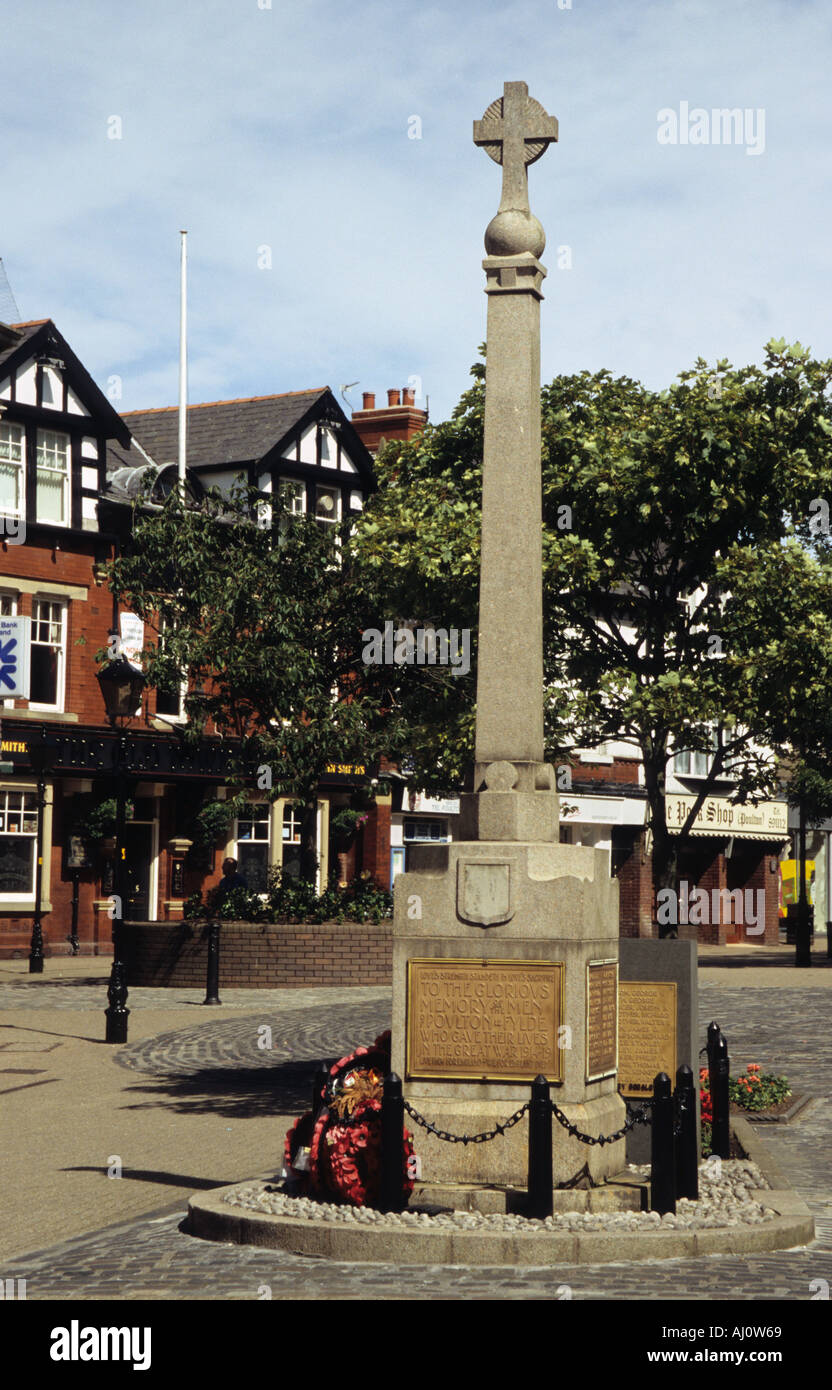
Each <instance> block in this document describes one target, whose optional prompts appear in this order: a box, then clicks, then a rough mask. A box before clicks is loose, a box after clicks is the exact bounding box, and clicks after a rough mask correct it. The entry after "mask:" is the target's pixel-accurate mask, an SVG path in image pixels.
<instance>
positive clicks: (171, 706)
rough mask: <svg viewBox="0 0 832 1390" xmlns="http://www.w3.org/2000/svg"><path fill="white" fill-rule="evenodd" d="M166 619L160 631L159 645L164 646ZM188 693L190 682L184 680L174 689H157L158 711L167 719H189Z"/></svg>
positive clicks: (163, 620)
mask: <svg viewBox="0 0 832 1390" xmlns="http://www.w3.org/2000/svg"><path fill="white" fill-rule="evenodd" d="M168 626H169V625H168V623H167V622H166V621H165V619H164V618H163V619H162V628H161V631H160V633H159V645H160V647H162V648H164V645H165V629H166V628H167V627H168ZM187 693H188V682H187V680H183V681H180V682H179V685H178V686H177V687H176V688H175V689H173V690H160V689H158V688H157V690H156V713H157V714H159V715H162V716H163V718H165V719H175V720H179V721H181V720H184V719H187V714H186V712H185V696H186V695H187Z"/></svg>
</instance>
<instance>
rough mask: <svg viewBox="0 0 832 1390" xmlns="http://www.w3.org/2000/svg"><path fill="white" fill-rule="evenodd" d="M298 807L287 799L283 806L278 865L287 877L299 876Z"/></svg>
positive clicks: (299, 822)
mask: <svg viewBox="0 0 832 1390" xmlns="http://www.w3.org/2000/svg"><path fill="white" fill-rule="evenodd" d="M300 832H301V812H300V807H299V806H296V805H295V804H294V802H291V801H288V802H287V803H286V805H285V806H284V807H283V825H282V831H281V834H282V844H281V847H280V867H281V870H282V872H283V873H284V875H286V877H288V878H298V877H299V876H300V840H301V836H300Z"/></svg>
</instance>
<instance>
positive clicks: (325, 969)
mask: <svg viewBox="0 0 832 1390" xmlns="http://www.w3.org/2000/svg"><path fill="white" fill-rule="evenodd" d="M123 954H124V959H125V961H126V964H127V983H128V987H130V988H136V987H140V986H142V985H148V986H151V985H152V986H154V987H156V988H158V987H160V986H162V987H164V986H170V987H171V988H174V987H176V988H182V987H188V988H194V989H199V988H204V986H205V980H206V974H207V968H208V924H207V922H125V924H124V935H123ZM392 961H393V924H392V922H382V923H380V924H379V925H378V926H376V925H374V924H373V923H360V922H344V923H343V924H339V923H337V922H323V923H321V924H317V923H315V924H310V923H298V924H296V925H295V924H292V923H279V922H277V923H271V922H270V923H255V922H223V923H222V927H221V930H220V990H222V989H223V988H225V989H233V988H235V987H236V988H240V989H301V988H309V987H313V986H319V987H332V988H336V987H338V986H341V987H344V988H345V987H348V986H352V985H389V984H390V983H391V979H392Z"/></svg>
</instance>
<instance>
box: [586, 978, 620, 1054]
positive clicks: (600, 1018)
mask: <svg viewBox="0 0 832 1390" xmlns="http://www.w3.org/2000/svg"><path fill="white" fill-rule="evenodd" d="M617 1062H618V962H617V961H614V960H591V961H589V962H588V964H587V967H586V1079H587V1081H600V1080H601V1078H602V1077H603V1076H614V1075H615V1071H616V1066H617Z"/></svg>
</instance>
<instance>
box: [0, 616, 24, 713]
mask: <svg viewBox="0 0 832 1390" xmlns="http://www.w3.org/2000/svg"><path fill="white" fill-rule="evenodd" d="M30 628H31V619H30V618H3V617H0V697H2V698H3V699H4V700H9V699H18V700H28V698H29V653H30V646H31V632H30Z"/></svg>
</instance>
